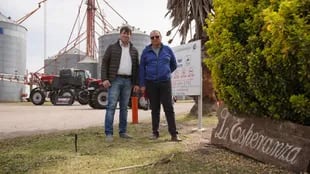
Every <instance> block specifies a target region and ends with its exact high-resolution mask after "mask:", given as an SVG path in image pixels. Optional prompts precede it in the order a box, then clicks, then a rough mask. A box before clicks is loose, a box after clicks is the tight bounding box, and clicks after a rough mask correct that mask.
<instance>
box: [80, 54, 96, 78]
mask: <svg viewBox="0 0 310 174" xmlns="http://www.w3.org/2000/svg"><path fill="white" fill-rule="evenodd" d="M97 64H98V63H97V61H96V60H94V59H93V58H90V57H88V56H86V57H85V58H84V59H83V60H81V61H80V62H79V63H78V65H77V66H78V69H84V70H88V71H89V72H90V73H91V76H92V78H97V77H98V75H97Z"/></svg>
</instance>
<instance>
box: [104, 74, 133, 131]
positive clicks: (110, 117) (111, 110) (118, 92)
mask: <svg viewBox="0 0 310 174" xmlns="http://www.w3.org/2000/svg"><path fill="white" fill-rule="evenodd" d="M131 88H132V86H131V79H130V78H122V77H116V78H115V79H114V80H113V81H111V87H110V88H109V89H108V105H107V109H106V114H105V122H104V127H105V134H106V135H113V122H114V114H115V109H116V105H117V101H119V106H120V111H119V133H120V134H123V133H126V130H127V115H128V110H127V107H128V102H129V99H130V94H131Z"/></svg>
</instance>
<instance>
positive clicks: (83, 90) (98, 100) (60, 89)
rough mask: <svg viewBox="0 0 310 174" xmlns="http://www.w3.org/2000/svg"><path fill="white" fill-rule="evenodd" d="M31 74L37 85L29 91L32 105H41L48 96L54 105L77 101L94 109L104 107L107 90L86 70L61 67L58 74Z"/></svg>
mask: <svg viewBox="0 0 310 174" xmlns="http://www.w3.org/2000/svg"><path fill="white" fill-rule="evenodd" d="M32 75H33V78H32V80H33V81H34V82H35V83H36V84H37V85H38V87H36V88H34V89H33V90H31V92H30V100H31V102H32V103H33V104H34V105H42V104H43V103H44V102H45V99H46V97H48V98H50V101H51V103H52V104H54V105H72V104H73V103H74V101H78V102H79V103H80V104H82V105H86V104H89V105H90V106H91V107H92V108H95V109H105V108H106V105H107V90H106V89H105V88H104V87H103V85H102V81H101V80H99V79H94V78H91V75H90V73H89V71H87V70H81V69H63V70H61V71H60V72H59V76H57V75H39V74H36V73H35V74H32Z"/></svg>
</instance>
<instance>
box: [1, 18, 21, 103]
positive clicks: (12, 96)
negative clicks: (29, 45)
mask: <svg viewBox="0 0 310 174" xmlns="http://www.w3.org/2000/svg"><path fill="white" fill-rule="evenodd" d="M26 32H27V29H26V28H25V27H23V26H21V25H18V24H16V23H15V22H14V21H11V20H10V19H8V18H7V17H6V16H4V15H2V14H1V13H0V73H3V74H12V75H17V76H20V77H22V76H24V75H25V73H26ZM17 76H16V77H17ZM21 82H22V81H21ZM24 91H25V85H24V84H22V83H15V82H12V81H3V80H1V81H0V101H1V102H16V101H21V94H22V93H24Z"/></svg>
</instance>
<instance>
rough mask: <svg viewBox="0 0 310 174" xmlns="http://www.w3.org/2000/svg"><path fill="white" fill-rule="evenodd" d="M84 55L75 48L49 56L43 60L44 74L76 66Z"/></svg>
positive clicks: (56, 72)
mask: <svg viewBox="0 0 310 174" xmlns="http://www.w3.org/2000/svg"><path fill="white" fill-rule="evenodd" d="M85 57H86V54H85V53H84V52H82V51H80V50H79V49H77V48H72V49H71V50H69V51H67V52H65V53H64V54H60V55H56V56H53V57H49V58H48V59H45V60H44V73H45V74H56V75H58V74H59V71H60V70H62V69H68V68H74V69H76V68H78V62H80V61H81V60H82V59H84V58H85Z"/></svg>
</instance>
